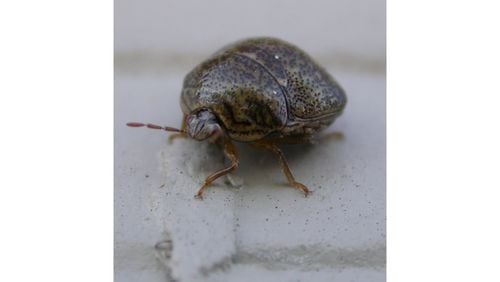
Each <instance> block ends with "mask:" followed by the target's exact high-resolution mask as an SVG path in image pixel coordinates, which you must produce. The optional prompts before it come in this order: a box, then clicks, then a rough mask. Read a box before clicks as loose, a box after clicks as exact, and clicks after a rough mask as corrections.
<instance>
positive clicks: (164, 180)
mask: <svg viewBox="0 0 500 282" xmlns="http://www.w3.org/2000/svg"><path fill="white" fill-rule="evenodd" d="M208 3H210V4H208ZM235 3H236V2H234V1H225V0H219V1H209V2H206V1H191V0H190V1H182V2H181V1H178V2H173V1H154V0H147V1H135V0H119V1H116V2H115V42H116V43H115V67H116V68H115V186H116V187H115V279H116V281H120V282H121V281H173V280H177V281H200V280H204V281H205V280H207V281H384V280H385V246H386V245H385V239H386V238H385V230H386V229H385V228H386V222H385V184H386V183H385V154H386V151H385V102H386V101H385V63H384V61H385V3H384V1H382V0H377V1H368V2H367V1H358V0H355V1H347V0H345V1H300V2H299V1H257V2H255V1H254V2H246V3H245V2H241V1H239V2H238V3H237V4H235ZM255 35H267V36H277V37H280V38H282V39H286V40H289V41H290V42H292V43H294V44H296V45H298V46H300V47H302V48H303V49H304V50H306V51H307V52H309V53H310V54H311V55H312V56H313V57H314V58H316V59H317V60H318V61H319V62H320V63H321V64H322V65H324V66H325V67H326V68H327V69H328V70H329V71H330V72H331V73H332V74H333V75H334V76H335V77H336V79H337V80H338V81H339V82H340V84H341V85H342V86H343V87H344V88H345V90H346V92H347V95H348V99H349V101H348V104H347V107H346V110H345V112H344V114H343V115H342V116H341V117H340V118H339V119H338V120H337V121H336V122H335V124H334V125H333V126H332V127H330V128H329V129H328V130H327V131H326V133H331V132H342V133H343V134H344V136H345V137H344V139H336V138H327V137H326V138H323V139H320V141H319V143H318V144H315V145H307V146H286V147H283V150H284V152H285V153H286V155H287V157H288V160H289V162H290V166H291V169H292V171H293V173H294V175H295V176H296V178H297V179H298V180H299V181H300V182H302V183H304V184H306V185H307V186H308V187H309V188H310V189H312V190H313V191H314V193H313V194H312V195H311V196H310V197H308V198H304V197H303V195H302V194H300V193H299V192H298V191H296V190H294V189H292V188H290V187H289V186H288V185H287V184H286V178H285V176H284V175H283V174H282V172H281V170H280V167H279V164H278V161H277V159H275V157H274V156H273V155H272V154H270V153H268V152H265V151H259V150H257V149H254V148H250V147H247V146H245V145H239V146H238V148H239V149H240V150H241V165H240V167H239V169H238V171H237V172H236V173H234V174H233V176H232V181H230V179H227V178H226V179H221V180H218V181H217V182H216V184H215V185H214V186H213V187H211V188H210V189H209V190H208V191H207V193H206V194H205V200H204V201H199V200H195V199H194V198H193V195H194V194H195V193H196V191H197V190H198V188H199V187H200V185H201V184H202V182H203V180H204V178H205V177H206V176H207V175H209V174H210V173H212V172H214V171H215V170H217V169H218V168H221V167H222V166H223V165H224V162H225V161H224V158H223V154H222V152H221V150H220V149H219V148H217V147H216V146H214V145H211V144H206V143H199V142H196V141H191V140H179V139H178V140H176V141H175V142H174V143H173V144H171V145H169V144H168V143H167V134H165V133H163V132H159V131H153V130H146V129H133V128H128V127H126V126H125V123H126V122H129V121H145V122H152V123H157V124H162V125H170V126H179V125H180V122H181V111H180V107H179V102H178V101H179V94H180V91H181V85H182V80H183V78H184V75H185V74H186V73H187V72H188V71H189V70H190V69H191V68H192V67H194V65H195V64H196V63H198V62H200V61H201V60H202V59H204V58H205V57H207V56H208V55H209V54H211V53H213V52H214V51H215V50H216V49H218V48H220V47H222V45H224V44H227V43H230V42H232V41H234V40H238V39H241V38H245V37H249V36H255ZM326 135H327V134H326ZM230 182H234V183H238V182H240V184H241V183H242V184H243V185H242V186H241V187H233V186H239V185H230Z"/></svg>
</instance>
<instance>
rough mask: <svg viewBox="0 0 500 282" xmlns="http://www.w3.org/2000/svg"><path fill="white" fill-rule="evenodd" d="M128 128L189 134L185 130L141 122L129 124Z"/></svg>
mask: <svg viewBox="0 0 500 282" xmlns="http://www.w3.org/2000/svg"><path fill="white" fill-rule="evenodd" d="M127 126H129V127H147V128H151V129H158V130H165V131H170V132H180V133H187V132H186V131H185V130H182V129H177V128H173V127H169V126H159V125H156V124H151V123H147V124H145V123H140V122H129V123H127Z"/></svg>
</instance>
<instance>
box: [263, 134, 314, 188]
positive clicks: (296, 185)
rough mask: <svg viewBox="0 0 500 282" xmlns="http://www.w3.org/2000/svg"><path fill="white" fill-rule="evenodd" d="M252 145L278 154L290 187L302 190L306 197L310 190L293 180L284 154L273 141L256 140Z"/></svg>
mask: <svg viewBox="0 0 500 282" xmlns="http://www.w3.org/2000/svg"><path fill="white" fill-rule="evenodd" d="M254 145H255V146H257V147H259V148H264V149H267V150H269V151H272V152H273V153H274V154H275V155H276V156H278V158H279V159H280V164H281V168H282V169H283V172H284V173H285V176H286V179H287V180H288V183H290V185H292V187H294V188H295V189H298V190H300V191H302V192H304V195H305V196H306V197H307V195H309V194H310V193H311V191H310V190H309V189H307V187H306V186H305V185H304V184H302V183H300V182H297V181H295V178H294V177H293V174H292V172H291V171H290V167H289V166H288V162H287V161H286V158H285V155H284V154H283V152H282V151H281V150H280V148H278V146H276V145H275V144H274V143H270V142H265V141H264V142H257V143H255V144H254Z"/></svg>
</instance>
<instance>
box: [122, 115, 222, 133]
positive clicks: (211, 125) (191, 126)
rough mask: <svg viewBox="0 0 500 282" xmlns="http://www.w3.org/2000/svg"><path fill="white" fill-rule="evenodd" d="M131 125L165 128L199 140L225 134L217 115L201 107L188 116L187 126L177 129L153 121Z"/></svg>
mask: <svg viewBox="0 0 500 282" xmlns="http://www.w3.org/2000/svg"><path fill="white" fill-rule="evenodd" d="M127 126H130V127H147V128H150V129H158V130H165V131H169V132H177V133H179V134H181V135H187V136H189V137H191V138H193V139H196V140H198V141H203V140H206V139H209V140H210V141H215V140H216V139H218V138H219V137H221V136H222V135H223V133H224V132H223V131H222V128H221V126H220V125H219V122H218V121H217V118H216V117H215V115H214V114H213V113H212V112H210V111H209V110H208V109H199V110H196V111H193V112H191V113H190V114H189V115H187V116H186V120H185V128H181V129H177V128H174V127H170V126H160V125H156V124H151V123H141V122H129V123H127Z"/></svg>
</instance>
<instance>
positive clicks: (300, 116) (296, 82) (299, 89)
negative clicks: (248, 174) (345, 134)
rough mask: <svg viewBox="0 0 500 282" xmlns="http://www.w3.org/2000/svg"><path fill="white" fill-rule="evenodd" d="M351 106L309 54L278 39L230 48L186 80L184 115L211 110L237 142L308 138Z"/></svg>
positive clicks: (241, 43) (256, 41)
mask: <svg viewBox="0 0 500 282" xmlns="http://www.w3.org/2000/svg"><path fill="white" fill-rule="evenodd" d="M346 102H347V99H346V96H345V93H344V90H343V89H342V88H341V87H340V85H339V84H338V83H337V82H336V81H335V80H334V79H333V78H332V77H331V76H330V75H329V74H328V73H327V72H326V71H325V70H324V69H323V68H321V67H320V66H319V65H318V64H316V63H315V62H314V61H313V60H312V59H311V58H310V57H309V56H308V55H307V54H305V53H304V52H303V51H301V50H300V49H298V48H297V47H295V46H293V45H291V44H289V43H287V42H284V41H282V40H278V39H274V38H255V39H247V40H244V41H239V42H237V43H235V44H232V45H229V46H227V47H225V48H223V49H221V50H220V51H218V52H217V53H215V54H214V55H213V56H212V57H210V58H209V59H208V60H207V61H205V62H203V63H202V64H200V65H199V66H197V67H196V68H195V69H194V70H193V71H191V72H190V73H189V74H188V75H187V76H186V78H185V80H184V86H183V90H182V94H181V106H182V110H183V112H184V113H185V114H189V113H191V112H193V111H196V110H198V109H209V110H211V111H212V112H213V113H214V114H215V115H216V116H217V118H218V119H219V120H220V122H221V125H222V126H223V127H224V129H225V131H226V133H227V134H228V135H229V136H230V137H231V139H234V140H236V141H255V140H259V139H263V138H280V137H289V136H298V137H308V136H311V135H313V134H314V133H316V132H317V131H319V130H321V129H322V128H324V127H326V126H328V125H330V124H331V123H332V122H333V121H334V120H335V118H336V117H338V116H339V115H340V114H341V113H342V111H343V109H344V107H345V104H346Z"/></svg>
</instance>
